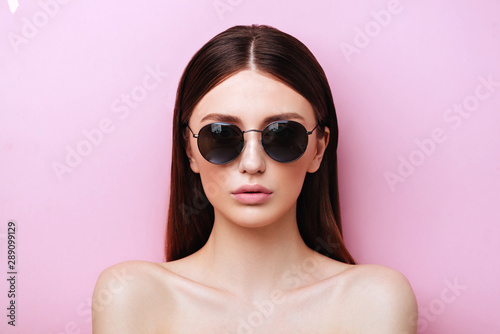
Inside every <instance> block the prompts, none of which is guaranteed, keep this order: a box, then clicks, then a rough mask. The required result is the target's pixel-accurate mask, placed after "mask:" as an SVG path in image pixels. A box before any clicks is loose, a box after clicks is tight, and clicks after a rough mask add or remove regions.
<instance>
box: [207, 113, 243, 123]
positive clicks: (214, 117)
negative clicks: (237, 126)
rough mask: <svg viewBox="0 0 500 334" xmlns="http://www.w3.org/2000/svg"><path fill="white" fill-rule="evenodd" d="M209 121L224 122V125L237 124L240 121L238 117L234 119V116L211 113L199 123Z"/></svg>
mask: <svg viewBox="0 0 500 334" xmlns="http://www.w3.org/2000/svg"><path fill="white" fill-rule="evenodd" d="M207 119H210V120H213V121H217V122H225V123H237V122H239V121H240V118H239V117H236V116H234V115H229V114H216V113H211V114H207V115H205V116H204V117H203V118H202V119H201V122H203V121H205V120H207Z"/></svg>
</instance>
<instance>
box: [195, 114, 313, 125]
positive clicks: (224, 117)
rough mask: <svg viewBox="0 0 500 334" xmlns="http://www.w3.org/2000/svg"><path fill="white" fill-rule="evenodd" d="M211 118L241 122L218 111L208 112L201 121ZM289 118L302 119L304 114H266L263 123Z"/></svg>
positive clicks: (237, 118)
mask: <svg viewBox="0 0 500 334" xmlns="http://www.w3.org/2000/svg"><path fill="white" fill-rule="evenodd" d="M207 119H209V120H213V121H217V122H226V123H239V122H241V119H240V118H239V117H237V116H234V115H230V114H218V113H210V114H207V115H205V116H204V117H203V118H202V119H201V122H203V121H205V120H207ZM289 119H301V120H304V116H302V115H301V114H298V113H295V112H285V113H279V114H276V115H271V116H268V117H266V118H265V119H264V121H263V123H266V124H267V123H271V122H275V121H286V120H289Z"/></svg>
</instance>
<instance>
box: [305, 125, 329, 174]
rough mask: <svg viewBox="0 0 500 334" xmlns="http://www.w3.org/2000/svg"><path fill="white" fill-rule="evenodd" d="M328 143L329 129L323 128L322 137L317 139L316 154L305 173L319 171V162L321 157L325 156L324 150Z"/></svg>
mask: <svg viewBox="0 0 500 334" xmlns="http://www.w3.org/2000/svg"><path fill="white" fill-rule="evenodd" d="M329 141H330V129H329V128H328V127H326V126H325V129H324V130H323V137H321V138H318V139H317V143H316V154H315V155H314V158H313V160H312V161H311V163H310V164H309V168H307V171H308V172H309V173H316V171H317V170H318V169H319V166H321V161H322V160H323V155H324V154H325V150H326V147H327V146H328V142H329Z"/></svg>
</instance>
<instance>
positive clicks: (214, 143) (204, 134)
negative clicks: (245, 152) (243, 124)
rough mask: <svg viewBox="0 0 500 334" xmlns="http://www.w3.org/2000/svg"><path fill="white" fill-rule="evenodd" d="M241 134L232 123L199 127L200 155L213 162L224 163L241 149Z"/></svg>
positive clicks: (229, 160) (235, 155)
mask: <svg viewBox="0 0 500 334" xmlns="http://www.w3.org/2000/svg"><path fill="white" fill-rule="evenodd" d="M243 145H244V142H243V134H242V133H241V131H240V129H238V127H236V126H235V125H232V124H225V123H212V124H208V125H205V126H204V127H203V128H201V130H200V133H199V138H198V148H199V149H200V153H201V155H203V157H204V158H205V159H207V160H208V161H210V162H211V163H214V164H218V165H220V164H226V163H228V162H231V161H233V160H234V159H236V158H237V157H238V155H239V154H240V152H241V150H242V149H243Z"/></svg>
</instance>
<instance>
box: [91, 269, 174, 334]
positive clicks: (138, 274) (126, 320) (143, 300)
mask: <svg viewBox="0 0 500 334" xmlns="http://www.w3.org/2000/svg"><path fill="white" fill-rule="evenodd" d="M167 284H168V280H165V269H164V268H163V267H162V266H161V265H160V264H158V263H154V262H148V261H125V262H121V263H118V264H115V265H113V266H111V267H108V268H106V269H105V270H104V271H102V273H101V274H100V275H99V277H98V278H97V282H96V284H95V288H94V293H93V295H92V328H93V333H94V334H107V333H125V334H126V333H139V332H140V333H149V332H153V331H154V328H147V326H148V324H154V323H158V322H157V321H153V320H155V319H152V318H154V317H156V316H157V315H158V312H154V310H157V309H158V308H159V307H162V309H164V310H165V311H168V304H169V303H168V302H167V301H168V300H169V299H168V294H169V289H168V288H167ZM148 320H151V321H148ZM151 326H152V325H151Z"/></svg>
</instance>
